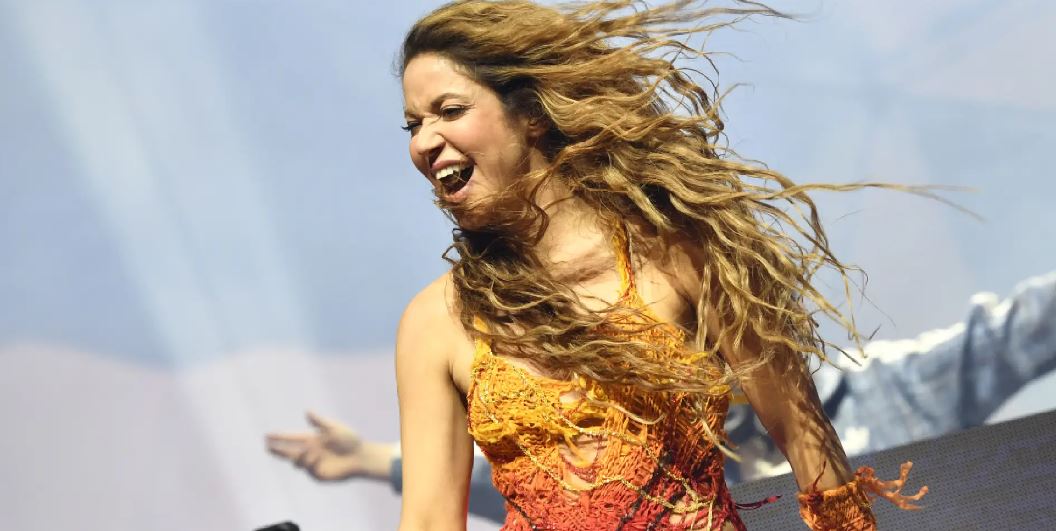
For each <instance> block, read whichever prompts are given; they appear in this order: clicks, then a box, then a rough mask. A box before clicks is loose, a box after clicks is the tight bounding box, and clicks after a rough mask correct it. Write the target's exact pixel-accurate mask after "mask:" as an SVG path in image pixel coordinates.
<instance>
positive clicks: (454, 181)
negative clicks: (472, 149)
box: [436, 164, 473, 195]
mask: <svg viewBox="0 0 1056 531" xmlns="http://www.w3.org/2000/svg"><path fill="white" fill-rule="evenodd" d="M472 177H473V165H472V164H466V165H464V166H448V167H446V168H444V169H442V170H440V171H438V172H436V179H437V180H438V181H440V185H441V186H443V187H444V194H446V195H453V194H456V193H458V191H459V190H461V189H463V188H465V186H466V184H467V183H469V180H470V179H471V178H472Z"/></svg>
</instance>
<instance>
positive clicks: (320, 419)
mask: <svg viewBox="0 0 1056 531" xmlns="http://www.w3.org/2000/svg"><path fill="white" fill-rule="evenodd" d="M305 416H306V417H307V418H308V423H309V424H311V425H312V426H315V427H316V428H319V429H320V430H333V429H337V428H340V427H341V426H342V425H341V423H340V422H338V421H336V420H334V419H331V418H329V417H324V416H322V415H320V414H318V413H316V412H314V411H308V412H306V413H305Z"/></svg>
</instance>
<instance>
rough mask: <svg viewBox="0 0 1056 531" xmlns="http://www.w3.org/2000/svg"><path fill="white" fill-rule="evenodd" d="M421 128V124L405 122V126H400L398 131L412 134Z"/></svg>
mask: <svg viewBox="0 0 1056 531" xmlns="http://www.w3.org/2000/svg"><path fill="white" fill-rule="evenodd" d="M421 126H422V123H421V122H407V124H406V125H401V126H400V129H403V130H404V131H407V132H408V133H411V134H414V133H417V132H418V128H419V127H421Z"/></svg>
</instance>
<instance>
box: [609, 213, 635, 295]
mask: <svg viewBox="0 0 1056 531" xmlns="http://www.w3.org/2000/svg"><path fill="white" fill-rule="evenodd" d="M612 247H613V251H614V254H615V255H616V270H617V272H618V273H619V274H620V297H627V296H631V295H634V294H636V290H635V285H634V263H633V262H632V260H631V238H630V235H629V234H628V233H627V227H626V225H624V224H623V223H619V224H617V225H616V228H615V230H614V231H613V233H612Z"/></svg>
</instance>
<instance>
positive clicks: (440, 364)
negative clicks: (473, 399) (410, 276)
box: [396, 273, 472, 387]
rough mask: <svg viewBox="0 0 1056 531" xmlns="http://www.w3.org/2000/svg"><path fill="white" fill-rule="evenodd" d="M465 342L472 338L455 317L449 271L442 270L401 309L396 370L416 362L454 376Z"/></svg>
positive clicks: (455, 307) (469, 341) (454, 299)
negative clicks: (439, 274)
mask: <svg viewBox="0 0 1056 531" xmlns="http://www.w3.org/2000/svg"><path fill="white" fill-rule="evenodd" d="M467 344H468V345H470V346H471V345H472V340H471V339H470V338H469V336H468V334H467V333H466V331H465V330H464V329H463V327H462V323H461V321H460V320H459V317H458V309H457V305H456V298H455V291H454V285H453V284H452V282H451V274H450V273H444V274H443V275H441V276H440V277H438V278H437V279H436V280H434V281H432V282H430V283H429V285H427V286H426V287H425V288H423V289H422V290H421V291H419V292H418V294H417V295H415V296H414V298H413V299H411V302H410V303H408V304H407V308H406V309H405V310H404V311H403V316H402V317H401V318H400V326H399V331H398V332H397V334H396V365H397V371H399V370H400V367H401V365H402V366H404V367H406V366H407V365H417V366H431V367H434V368H435V369H436V370H443V371H446V372H448V373H449V374H452V375H454V374H456V373H458V372H460V371H459V370H458V367H459V366H460V365H461V363H460V360H461V359H462V358H463V357H464V356H463V354H462V353H463V352H465V350H466V345H467ZM470 348H471V347H470ZM453 379H454V380H455V381H458V380H459V378H457V377H454V378H453ZM460 387H461V386H460Z"/></svg>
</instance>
